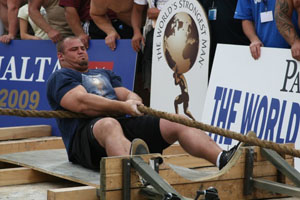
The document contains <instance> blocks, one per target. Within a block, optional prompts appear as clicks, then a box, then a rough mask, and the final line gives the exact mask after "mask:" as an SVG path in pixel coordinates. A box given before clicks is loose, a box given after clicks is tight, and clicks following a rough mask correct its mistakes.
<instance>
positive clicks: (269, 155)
mask: <svg viewBox="0 0 300 200" xmlns="http://www.w3.org/2000/svg"><path fill="white" fill-rule="evenodd" d="M261 153H262V155H263V156H264V157H265V158H266V159H267V160H269V161H270V162H271V163H272V164H273V165H274V166H275V167H276V168H277V169H278V170H279V171H280V172H281V173H283V174H284V175H285V176H287V177H288V178H289V179H290V180H291V181H293V183H294V184H295V185H296V186H300V173H299V172H298V171H297V170H296V169H295V168H293V167H292V166H291V165H289V164H288V163H287V162H286V161H285V160H284V159H283V158H282V157H281V156H280V155H279V154H278V153H276V152H275V151H273V150H270V149H265V148H262V149H261Z"/></svg>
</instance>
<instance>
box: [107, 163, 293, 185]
mask: <svg viewBox="0 0 300 200" xmlns="http://www.w3.org/2000/svg"><path fill="white" fill-rule="evenodd" d="M287 161H288V162H289V163H293V160H292V159H289V160H287ZM244 168H245V163H239V164H237V165H235V166H233V167H232V168H231V169H230V171H228V172H226V173H222V172H220V171H219V170H218V169H217V168H215V167H210V168H201V169H198V170H194V171H187V174H189V175H190V176H191V178H195V179H200V178H201V177H202V181H208V180H209V181H221V180H231V179H240V178H244ZM183 173H184V172H183ZM276 174H277V169H276V168H275V167H274V166H273V165H272V164H271V163H270V162H268V161H263V162H256V163H254V170H253V177H265V176H273V175H276ZM159 175H160V176H161V177H162V178H163V179H165V180H166V181H167V182H168V183H170V184H185V183H191V182H193V181H194V180H193V179H191V180H188V179H185V178H183V177H182V176H180V175H179V174H178V173H176V172H175V171H174V170H173V169H170V168H169V169H163V170H160V171H159ZM104 185H105V187H102V186H104ZM101 187H102V189H104V188H105V190H118V189H121V188H122V173H121V172H120V173H115V174H108V175H107V174H106V175H105V174H102V173H101ZM135 187H141V183H140V181H139V177H138V176H137V174H136V172H135V171H132V172H131V188H135Z"/></svg>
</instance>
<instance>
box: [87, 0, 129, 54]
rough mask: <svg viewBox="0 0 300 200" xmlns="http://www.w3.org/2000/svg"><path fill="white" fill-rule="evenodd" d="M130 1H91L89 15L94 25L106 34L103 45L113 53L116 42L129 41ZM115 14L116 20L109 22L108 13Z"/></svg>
mask: <svg viewBox="0 0 300 200" xmlns="http://www.w3.org/2000/svg"><path fill="white" fill-rule="evenodd" d="M132 5H133V1H132V0H122V1H118V0H91V8H90V9H91V10H90V15H91V17H92V19H93V20H94V22H95V23H96V25H97V26H98V27H99V28H100V29H101V30H102V31H103V32H105V34H106V37H105V44H106V45H107V46H108V47H109V48H110V49H111V50H112V51H113V50H115V49H116V48H117V44H116V40H119V39H121V38H122V39H131V38H132V36H133V30H132V28H131V10H132ZM109 11H113V12H114V13H115V14H116V18H117V19H116V20H113V21H111V20H110V19H109V17H108V12H109Z"/></svg>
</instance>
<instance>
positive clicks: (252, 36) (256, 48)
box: [242, 20, 263, 59]
mask: <svg viewBox="0 0 300 200" xmlns="http://www.w3.org/2000/svg"><path fill="white" fill-rule="evenodd" d="M242 27H243V31H244V33H245V35H246V36H247V37H248V39H249V40H250V52H251V55H252V57H253V58H254V59H258V58H259V57H260V53H261V51H260V47H261V46H263V43H262V42H261V41H260V39H259V38H258V36H257V34H256V31H255V27H254V24H253V22H252V21H250V20H243V21H242Z"/></svg>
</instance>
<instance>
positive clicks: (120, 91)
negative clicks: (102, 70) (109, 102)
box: [114, 87, 130, 101]
mask: <svg viewBox="0 0 300 200" xmlns="http://www.w3.org/2000/svg"><path fill="white" fill-rule="evenodd" d="M114 89H115V92H116V95H117V97H118V99H119V100H120V101H126V100H127V96H128V94H129V93H130V91H129V90H128V89H127V88H124V87H115V88H114Z"/></svg>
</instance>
